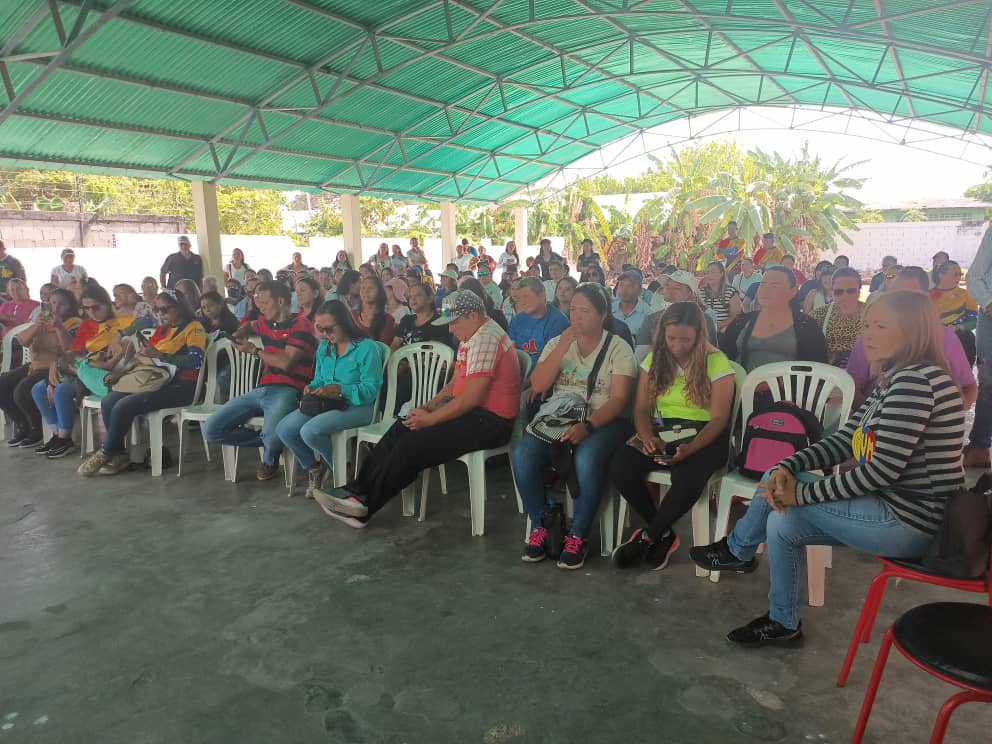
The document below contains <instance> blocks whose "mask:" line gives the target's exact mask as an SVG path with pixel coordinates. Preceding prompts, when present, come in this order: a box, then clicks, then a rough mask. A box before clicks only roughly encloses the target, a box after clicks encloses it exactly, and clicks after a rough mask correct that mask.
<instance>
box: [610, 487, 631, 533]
mask: <svg viewBox="0 0 992 744" xmlns="http://www.w3.org/2000/svg"><path fill="white" fill-rule="evenodd" d="M610 498H612V494H611V496H610ZM617 498H619V499H620V506H619V507H618V509H617V539H616V541H615V542H614V545H619V544H620V543H622V542H623V529H624V527H625V526H626V524H627V499H625V498H624V497H623V496H620V495H619V494H618V495H617Z"/></svg>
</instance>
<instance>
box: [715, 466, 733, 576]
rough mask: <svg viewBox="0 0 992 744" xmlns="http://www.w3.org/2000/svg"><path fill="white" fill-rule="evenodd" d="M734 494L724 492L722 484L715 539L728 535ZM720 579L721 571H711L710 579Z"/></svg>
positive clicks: (717, 501)
mask: <svg viewBox="0 0 992 744" xmlns="http://www.w3.org/2000/svg"><path fill="white" fill-rule="evenodd" d="M733 501H734V496H733V494H731V493H729V491H728V492H726V493H725V492H724V489H723V485H722V484H721V486H720V495H719V496H718V497H717V500H716V523H715V524H714V525H713V540H714V541H716V540H720V539H722V538H724V537H726V536H727V532H728V530H729V527H730V506H731V504H733ZM719 580H720V572H719V571H710V581H712V582H713V583H714V584H715V583H716V582H718V581H719Z"/></svg>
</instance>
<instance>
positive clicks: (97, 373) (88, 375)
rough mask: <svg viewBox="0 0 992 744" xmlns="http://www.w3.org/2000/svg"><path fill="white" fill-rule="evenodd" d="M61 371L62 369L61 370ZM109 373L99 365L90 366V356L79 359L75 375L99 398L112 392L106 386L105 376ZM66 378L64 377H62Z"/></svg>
mask: <svg viewBox="0 0 992 744" xmlns="http://www.w3.org/2000/svg"><path fill="white" fill-rule="evenodd" d="M59 371H60V373H61V370H59ZM108 374H109V373H108V372H107V370H105V369H100V368H99V367H93V366H90V360H89V358H83V359H77V360H76V366H75V375H76V377H77V378H78V379H79V381H80V382H81V383H83V385H84V386H85V387H86V389H87V390H89V391H90V392H91V393H93V395H95V396H97V397H98V398H105V397H107V394H108V393H109V392H110V389H109V388H108V387H107V386H106V384H105V383H104V381H103V378H104V377H106V376H107V375H108ZM62 379H64V377H63V378H62Z"/></svg>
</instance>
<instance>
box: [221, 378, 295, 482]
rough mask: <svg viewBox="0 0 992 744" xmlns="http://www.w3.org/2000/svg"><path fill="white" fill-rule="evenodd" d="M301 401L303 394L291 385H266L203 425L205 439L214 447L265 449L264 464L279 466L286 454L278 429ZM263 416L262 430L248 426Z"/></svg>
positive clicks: (227, 405)
mask: <svg viewBox="0 0 992 744" xmlns="http://www.w3.org/2000/svg"><path fill="white" fill-rule="evenodd" d="M299 402H300V393H299V391H297V390H296V389H295V388H291V387H290V386H289V385H265V386H262V387H257V388H255V389H254V390H252V391H251V392H250V393H245V394H244V395H242V396H240V397H238V398H232V399H231V400H229V401H228V402H227V403H225V404H224V405H222V406H221V407H220V409H219V410H218V411H217V412H216V413H214V414H213V415H212V416H211V417H210V418H208V419H207V420H206V421H204V422H203V437H204V439H206V440H207V441H208V442H213V443H214V444H227V445H233V446H234V447H262V449H263V451H262V461H263V462H264V463H265V464H266V465H275V464H276V462H277V461H278V460H279V455H281V454H282V441H281V440H280V439H279V435H278V434H276V427H277V426H278V425H279V422H280V421H282V420H283V419H284V418H286V416H287V415H288V414H290V413H291V412H292V411H293V410H294V409H295V408H296V407H297V406H298V405H299ZM256 416H262V417H263V418H264V419H265V420H264V423H263V424H262V429H261V431H259V430H258V429H254V428H251V427H248V426H244V423H245V422H246V421H248V419H251V418H254V417H256Z"/></svg>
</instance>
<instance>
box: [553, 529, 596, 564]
mask: <svg viewBox="0 0 992 744" xmlns="http://www.w3.org/2000/svg"><path fill="white" fill-rule="evenodd" d="M587 555H589V541H588V540H583V539H582V538H581V537H578V536H577V535H569V536H568V537H566V538H565V547H563V548H562V549H561V555H559V556H558V568H564V569H568V570H569V571H574V570H575V569H577V568H582V566H583V565H585V562H586V556H587Z"/></svg>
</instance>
